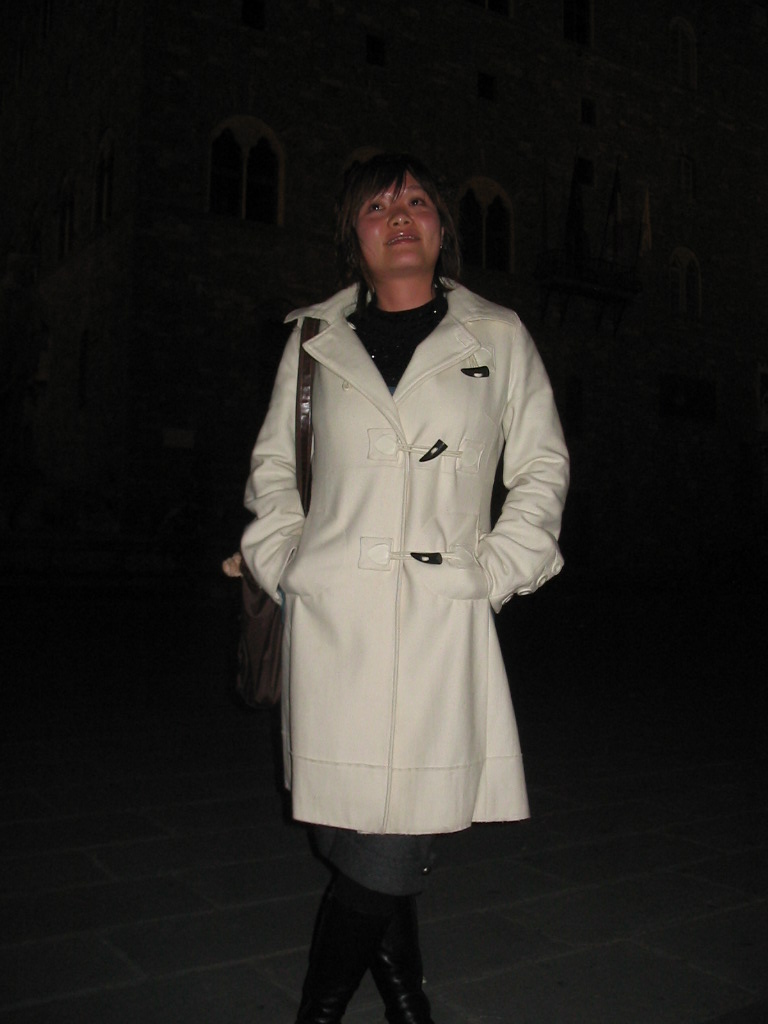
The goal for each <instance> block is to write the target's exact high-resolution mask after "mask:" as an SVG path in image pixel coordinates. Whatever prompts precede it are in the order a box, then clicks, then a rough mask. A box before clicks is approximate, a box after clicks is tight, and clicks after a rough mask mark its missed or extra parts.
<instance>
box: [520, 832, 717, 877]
mask: <svg viewBox="0 0 768 1024" xmlns="http://www.w3.org/2000/svg"><path fill="white" fill-rule="evenodd" d="M707 856H708V853H707V851H706V850H705V849H703V848H702V847H701V846H700V845H698V844H696V843H690V842H687V841H686V840H684V839H677V838H675V837H671V836H666V835H663V834H660V833H656V832H650V833H642V834H640V835H634V836H622V837H620V838H613V837H609V838H605V839H601V840H599V841H596V842H579V843H571V844H569V845H568V846H564V847H561V848H560V849H557V850H542V851H537V852H536V853H533V854H530V855H528V854H526V855H525V856H524V857H523V858H522V861H523V863H525V864H527V865H529V866H530V867H535V868H538V869H539V870H540V871H546V872H547V873H549V874H553V875H557V876H558V877H559V878H563V879H566V880H568V881H570V882H582V883H585V884H592V883H595V884H597V883H600V882H608V881H614V880H617V879H620V878H625V877H627V876H628V875H634V874H638V873H647V872H649V871H655V870H658V869H660V868H670V867H679V866H680V865H696V864H697V863H698V862H699V861H702V860H704V858H706V857H707ZM691 870H693V868H691Z"/></svg>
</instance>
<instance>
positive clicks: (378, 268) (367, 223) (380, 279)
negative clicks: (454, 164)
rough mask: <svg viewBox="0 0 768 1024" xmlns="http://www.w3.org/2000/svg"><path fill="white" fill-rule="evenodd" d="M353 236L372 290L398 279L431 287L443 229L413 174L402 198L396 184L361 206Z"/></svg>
mask: <svg viewBox="0 0 768 1024" xmlns="http://www.w3.org/2000/svg"><path fill="white" fill-rule="evenodd" d="M355 230H356V231H357V238H358V242H359V243H360V251H361V252H362V256H363V261H364V264H365V269H366V274H367V276H368V279H369V283H370V284H371V285H372V286H373V288H374V290H376V291H379V290H380V288H381V286H382V285H383V284H385V283H386V282H387V281H391V280H393V279H395V278H408V277H413V278H416V279H418V278H422V277H428V278H429V281H430V282H431V280H432V277H433V275H434V271H435V265H436V263H437V260H438V257H439V255H440V245H441V242H442V240H443V229H442V226H441V224H440V215H439V213H438V212H437V209H436V208H435V205H434V203H433V202H432V200H431V199H430V198H429V196H428V195H427V193H426V192H425V191H424V189H423V188H422V187H421V185H420V184H419V183H418V181H416V179H415V178H414V177H412V176H411V174H410V173H408V174H406V176H405V180H404V181H403V187H402V189H401V191H400V192H399V193H398V195H395V192H394V184H393V185H391V186H390V187H389V188H387V189H385V190H384V191H383V192H381V193H380V194H379V195H377V196H373V197H372V198H371V199H369V200H367V201H366V202H365V203H363V205H362V207H361V208H360V212H359V213H358V215H357V221H356V222H355Z"/></svg>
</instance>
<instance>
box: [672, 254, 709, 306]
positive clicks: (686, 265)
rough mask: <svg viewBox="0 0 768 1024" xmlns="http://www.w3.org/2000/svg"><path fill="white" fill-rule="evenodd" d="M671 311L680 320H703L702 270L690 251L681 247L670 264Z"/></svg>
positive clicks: (673, 255)
mask: <svg viewBox="0 0 768 1024" xmlns="http://www.w3.org/2000/svg"><path fill="white" fill-rule="evenodd" d="M669 300H670V310H671V312H672V315H673V316H674V317H677V318H678V319H680V320H689V321H695V320H699V319H700V318H701V268H700V267H699V261H698V259H697V258H696V256H695V254H694V253H692V252H691V250H690V249H686V248H684V247H683V246H679V247H678V248H677V249H675V250H674V252H673V253H672V258H671V260H670V264H669Z"/></svg>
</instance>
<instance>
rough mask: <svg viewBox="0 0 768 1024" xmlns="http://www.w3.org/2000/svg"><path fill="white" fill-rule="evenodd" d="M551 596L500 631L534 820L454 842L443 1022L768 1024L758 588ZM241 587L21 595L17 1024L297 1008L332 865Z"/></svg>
mask: <svg viewBox="0 0 768 1024" xmlns="http://www.w3.org/2000/svg"><path fill="white" fill-rule="evenodd" d="M548 586H549V587H551V588H552V589H551V595H550V596H547V595H546V593H545V592H546V590H547V588H544V591H542V592H541V593H540V594H537V595H534V596H533V597H531V598H526V599H524V601H523V600H521V601H520V602H519V603H518V604H516V603H515V602H513V603H512V606H511V607H510V610H509V613H508V612H507V611H505V613H504V615H503V616H502V617H501V618H500V620H499V626H500V631H502V634H503V637H504V645H505V655H506V657H507V660H508V664H509V665H510V672H511V676H512V686H513V690H514V694H515V703H516V707H517V710H518V718H519V723H520V730H521V735H522V740H523V747H524V750H525V752H526V765H527V773H528V780H529V789H530V796H531V805H532V813H533V817H532V819H531V820H530V821H528V822H524V823H518V824H513V825H485V826H476V827H474V828H472V829H471V830H469V831H468V832H466V833H462V834H460V835H457V836H450V837H445V838H444V840H443V841H442V845H441V849H440V864H439V867H438V868H437V869H436V871H435V872H434V874H433V875H432V876H431V878H430V880H429V883H428V889H427V891H426V892H425V894H424V895H423V897H422V898H421V919H422V939H423V948H424V959H425V973H426V979H427V991H428V993H429V996H430V998H431V1001H432V1004H433V1016H434V1019H435V1021H436V1022H437V1024H459V1022H460V1024H507V1022H509V1024H704V1022H707V1024H710V1022H712V1024H714V1022H717V1024H766V1022H767V1021H768V913H767V912H766V911H767V910H768V798H767V797H766V788H765V756H764V749H763V743H764V739H763V734H764V725H765V723H764V720H761V719H760V718H759V717H758V713H759V703H758V697H759V695H760V694H761V693H762V690H763V687H764V676H765V671H764V650H763V647H764V639H763V637H764V626H765V621H766V620H765V618H764V612H765V602H764V601H758V599H757V598H756V597H755V595H749V594H746V595H745V594H743V593H741V592H738V591H737V592H736V593H735V594H734V593H729V594H725V595H719V596H718V598H717V599H716V600H715V599H714V598H713V597H712V596H711V595H710V596H708V598H707V599H706V600H702V599H701V598H700V597H699V598H686V599H684V600H683V599H681V598H680V595H667V596H665V597H659V595H653V597H650V596H649V595H634V596H632V597H628V596H627V595H620V596H618V595H599V596H596V595H593V594H589V593H583V594H581V593H578V592H577V591H576V590H574V592H572V593H569V592H568V591H567V590H565V589H563V588H560V589H558V588H559V587H560V585H559V583H558V581H554V582H553V583H552V584H550V585H548ZM233 593H234V591H232V590H229V591H226V592H224V591H222V590H221V587H220V584H218V583H212V584H211V589H210V591H209V592H208V593H206V594H204V595H203V596H202V597H201V596H200V595H199V594H198V595H196V596H195V595H191V596H190V597H188V598H186V599H184V600H183V601H180V600H179V599H178V597H177V596H176V595H174V594H173V593H171V592H170V591H167V592H165V593H163V592H147V591H133V592H130V591H125V592H121V591H112V592H109V591H106V590H94V588H93V587H91V588H72V587H70V588H67V587H62V589H61V590H60V591H59V592H58V593H54V594H53V595H51V594H48V596H43V595H42V594H40V593H36V592H35V591H34V590H32V589H23V588H21V589H16V590H9V589H6V590H5V592H4V594H3V595H2V596H3V601H2V606H3V607H2V611H3V619H4V622H5V624H6V626H7V627H9V639H8V640H7V641H6V643H5V648H4V655H3V666H2V678H3V691H4V695H5V700H4V706H5V709H6V710H5V714H4V716H3V724H2V726H0V737H1V738H2V753H3V774H2V782H1V783H0V868H1V872H0V879H1V880H2V881H1V884H2V888H3V895H2V903H1V904H0V1024H9V1022H14V1024H43V1022H45V1024H51V1022H55V1024H75V1022H77V1024H156V1022H157V1024H160V1022H162V1024H169V1022H170V1024H172V1022H177V1021H178V1022H184V1024H246V1022H247V1024H260V1022H265V1024H291V1022H292V1021H293V1019H294V1014H295V1010H296V1000H297V993H298V991H299V987H300V983H301V979H302V976H303V971H304V966H305V961H306V955H307V944H308V940H309V936H310V932H311V928H312V923H313V919H314V914H315V910H316V907H317V904H318V901H319V898H320V895H321V892H322V890H323V887H324V885H325V883H326V874H325V870H324V868H323V867H322V866H321V865H320V864H319V863H318V862H317V861H315V860H314V859H313V857H312V856H311V854H310V852H309V849H308V845H307V842H306V838H305V835H304V832H303V830H302V828H301V827H299V826H297V825H295V824H291V823H289V822H288V821H287V820H286V818H285V813H284V812H285V808H284V804H283V800H282V796H281V793H280V790H279V786H278V785H276V781H275V756H274V746H273V733H274V716H273V715H270V714H268V713H267V714H264V713H254V712H249V711H246V710H245V709H242V708H240V707H239V706H237V705H236V704H235V702H234V701H233V699H232V698H231V696H230V695H229V693H228V690H227V680H228V679H229V678H231V672H232V667H233V666H232V651H233V649H234V637H235V633H236V625H235V622H234V619H235V615H234V612H235V603H234V601H233ZM761 667H762V672H761ZM435 713H436V714H439V709H438V708H436V709H435ZM381 1020H382V1015H381V1011H380V1007H379V1002H378V997H377V995H376V993H375V991H374V989H373V987H372V985H371V983H370V981H369V980H368V979H366V981H365V982H364V984H363V986H362V988H361V989H360V991H359V993H358V994H357V996H356V997H355V999H354V1001H353V1003H352V1005H351V1007H350V1009H349V1011H348V1013H347V1015H346V1017H345V1022H348V1024H379V1022H380V1021H381Z"/></svg>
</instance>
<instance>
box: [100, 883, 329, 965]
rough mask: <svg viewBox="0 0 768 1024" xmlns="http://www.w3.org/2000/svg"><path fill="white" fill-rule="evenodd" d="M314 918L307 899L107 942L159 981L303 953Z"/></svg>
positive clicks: (132, 930) (220, 913)
mask: <svg viewBox="0 0 768 1024" xmlns="http://www.w3.org/2000/svg"><path fill="white" fill-rule="evenodd" d="M316 912H317V899H316V897H315V895H314V894H310V895H308V896H306V897H304V896H299V897H294V898H292V899H283V900H274V901H272V902H271V903H268V902H264V903H257V904H253V905H249V906H247V907H234V908H231V909H224V910H216V911H213V912H209V913H206V914H197V915H194V916H191V915H190V916H186V917H177V918H170V919H166V920H160V921H152V922H148V923H145V924H138V925H129V926H126V927H123V928H117V929H113V930H112V931H111V932H110V934H109V938H110V942H111V943H112V944H113V945H114V946H116V947H117V948H118V949H120V950H122V951H123V953H124V954H125V955H126V957H127V958H128V959H129V960H130V961H131V962H133V963H136V964H138V965H139V966H140V968H141V969H142V970H143V971H146V973H147V974H150V975H153V976H159V975H163V974H170V973H173V972H177V971H187V970H192V969H195V968H200V967H213V966H215V965H216V964H221V963H227V962H231V961H236V960H244V959H248V958H253V957H260V956H271V955H274V954H276V953H279V952H280V951H284V950H290V949H296V948H299V947H304V946H306V945H308V943H309V939H310V937H311V934H312V927H313V925H314V920H315V915H316Z"/></svg>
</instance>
